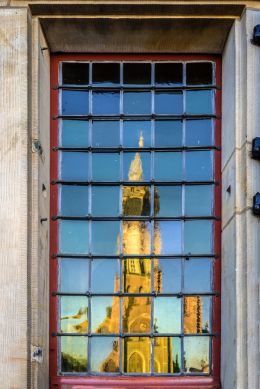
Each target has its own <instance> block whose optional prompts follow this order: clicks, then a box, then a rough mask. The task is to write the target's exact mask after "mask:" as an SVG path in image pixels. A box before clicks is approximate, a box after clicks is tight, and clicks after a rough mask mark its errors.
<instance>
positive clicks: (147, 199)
mask: <svg viewBox="0 0 260 389" xmlns="http://www.w3.org/2000/svg"><path fill="white" fill-rule="evenodd" d="M150 212H151V194H150V187H149V186H124V187H123V215H125V216H149V215H150Z"/></svg>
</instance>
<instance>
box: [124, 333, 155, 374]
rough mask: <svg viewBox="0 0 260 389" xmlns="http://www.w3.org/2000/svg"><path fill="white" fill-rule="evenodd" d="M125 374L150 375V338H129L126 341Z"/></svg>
mask: <svg viewBox="0 0 260 389" xmlns="http://www.w3.org/2000/svg"><path fill="white" fill-rule="evenodd" d="M123 341H124V343H123V345H124V351H123V371H124V373H139V374H142V373H143V374H144V373H150V371H151V339H150V338H148V337H139V336H138V337H129V338H125V339H124V340H123Z"/></svg>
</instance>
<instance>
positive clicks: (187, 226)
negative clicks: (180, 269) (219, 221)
mask: <svg viewBox="0 0 260 389" xmlns="http://www.w3.org/2000/svg"><path fill="white" fill-rule="evenodd" d="M184 252H185V253H187V254H188V253H191V254H210V253H211V252H212V222H211V221H210V220H196V221H193V220H192V221H187V222H185V223H184Z"/></svg>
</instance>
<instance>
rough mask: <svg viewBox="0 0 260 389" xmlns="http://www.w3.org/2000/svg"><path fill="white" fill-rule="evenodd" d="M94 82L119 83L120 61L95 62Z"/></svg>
mask: <svg viewBox="0 0 260 389" xmlns="http://www.w3.org/2000/svg"><path fill="white" fill-rule="evenodd" d="M92 82H93V84H96V85H97V84H99V85H104V86H110V85H114V84H119V82H120V64H119V63H106V62H102V63H93V65H92Z"/></svg>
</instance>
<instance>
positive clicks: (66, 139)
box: [60, 120, 89, 147]
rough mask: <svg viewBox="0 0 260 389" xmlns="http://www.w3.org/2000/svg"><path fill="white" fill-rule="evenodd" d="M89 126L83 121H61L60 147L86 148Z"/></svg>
mask: <svg viewBox="0 0 260 389" xmlns="http://www.w3.org/2000/svg"><path fill="white" fill-rule="evenodd" d="M88 136H89V124H88V122H87V121H84V120H62V122H61V135H60V145H61V147H88V146H89V141H88Z"/></svg>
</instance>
